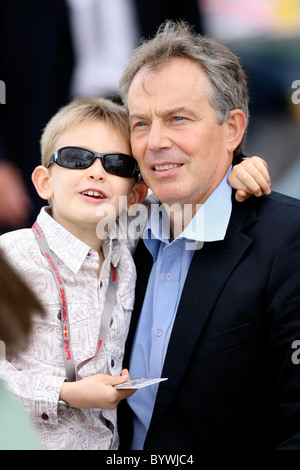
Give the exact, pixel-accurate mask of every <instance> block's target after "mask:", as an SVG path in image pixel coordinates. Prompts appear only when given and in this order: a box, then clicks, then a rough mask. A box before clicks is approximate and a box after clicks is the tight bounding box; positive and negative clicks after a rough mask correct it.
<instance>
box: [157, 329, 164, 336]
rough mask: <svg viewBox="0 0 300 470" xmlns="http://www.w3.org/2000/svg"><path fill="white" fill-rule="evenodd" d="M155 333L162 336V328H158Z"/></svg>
mask: <svg viewBox="0 0 300 470" xmlns="http://www.w3.org/2000/svg"><path fill="white" fill-rule="evenodd" d="M155 333H156V336H161V335H162V333H163V332H162V330H161V329H160V328H158V329H157V330H156V332H155Z"/></svg>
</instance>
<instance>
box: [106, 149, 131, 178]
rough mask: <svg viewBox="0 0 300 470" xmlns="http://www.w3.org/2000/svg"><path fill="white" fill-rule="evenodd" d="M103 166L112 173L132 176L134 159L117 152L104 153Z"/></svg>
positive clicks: (127, 176) (126, 176)
mask: <svg viewBox="0 0 300 470" xmlns="http://www.w3.org/2000/svg"><path fill="white" fill-rule="evenodd" d="M104 168H105V170H106V171H108V172H109V173H112V174H113V175H116V176H123V177H125V178H130V177H131V176H134V173H135V170H136V161H135V160H134V158H132V157H129V156H127V155H120V154H118V153H116V154H110V155H105V157H104Z"/></svg>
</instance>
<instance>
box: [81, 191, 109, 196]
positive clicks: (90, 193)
mask: <svg viewBox="0 0 300 470" xmlns="http://www.w3.org/2000/svg"><path fill="white" fill-rule="evenodd" d="M82 194H86V195H87V196H95V197H104V196H103V194H102V193H99V192H98V191H91V190H89V191H83V193H82Z"/></svg>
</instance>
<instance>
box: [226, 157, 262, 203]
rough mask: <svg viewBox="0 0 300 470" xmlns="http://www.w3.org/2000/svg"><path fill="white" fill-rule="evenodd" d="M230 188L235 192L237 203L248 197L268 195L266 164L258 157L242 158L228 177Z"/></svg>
mask: <svg viewBox="0 0 300 470" xmlns="http://www.w3.org/2000/svg"><path fill="white" fill-rule="evenodd" d="M228 182H229V184H230V186H231V187H232V188H234V189H236V190H237V192H236V195H235V198H236V200H237V201H239V202H242V201H245V200H246V199H247V198H248V197H250V196H252V195H255V196H257V197H259V196H262V195H263V194H270V192H271V179H270V175H269V172H268V165H267V163H266V162H265V161H264V160H263V159H262V158H260V157H256V156H254V157H250V158H244V159H243V160H242V162H241V163H238V164H237V165H235V166H233V168H232V171H231V173H230V174H229V176H228Z"/></svg>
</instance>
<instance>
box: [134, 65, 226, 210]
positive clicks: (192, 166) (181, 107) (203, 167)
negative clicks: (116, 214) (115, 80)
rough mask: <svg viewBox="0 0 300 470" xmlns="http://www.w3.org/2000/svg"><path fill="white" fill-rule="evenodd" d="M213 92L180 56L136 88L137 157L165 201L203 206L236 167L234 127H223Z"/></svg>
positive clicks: (142, 73) (140, 77) (145, 74)
mask: <svg viewBox="0 0 300 470" xmlns="http://www.w3.org/2000/svg"><path fill="white" fill-rule="evenodd" d="M209 90H210V84H209V81H208V79H207V77H206V75H205V73H204V72H203V71H202V70H201V68H200V66H199V65H198V64H197V63H196V62H194V61H192V60H189V59H185V58H180V57H178V58H177V57H176V58H174V59H172V60H171V61H170V62H169V63H168V64H166V65H164V66H163V67H162V68H161V69H159V70H156V71H149V69H148V68H147V66H144V67H143V68H142V69H140V70H139V72H138V73H137V74H136V76H135V77H134V79H133V81H132V83H131V86H130V88H129V94H128V108H129V115H130V128H131V145H132V152H133V155H134V157H135V158H136V159H137V161H138V164H139V167H140V170H141V173H142V175H143V178H144V180H145V182H146V183H147V184H148V186H149V187H150V188H151V189H152V191H153V192H154V194H155V195H156V197H158V199H159V200H160V201H161V202H164V203H168V204H172V203H175V202H177V203H181V204H186V203H190V204H202V203H203V202H204V201H205V200H206V199H207V197H208V196H209V195H210V194H211V193H212V192H213V191H214V189H215V188H216V187H217V186H218V184H219V183H220V182H221V180H222V179H223V177H224V176H225V174H226V172H227V171H228V169H229V167H230V164H231V161H232V152H231V151H230V149H229V146H228V145H227V141H228V136H229V135H230V125H229V124H228V122H227V121H225V122H224V123H223V124H222V125H219V124H218V122H217V117H216V114H215V111H214V110H213V108H212V106H211V104H210V101H209Z"/></svg>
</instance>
